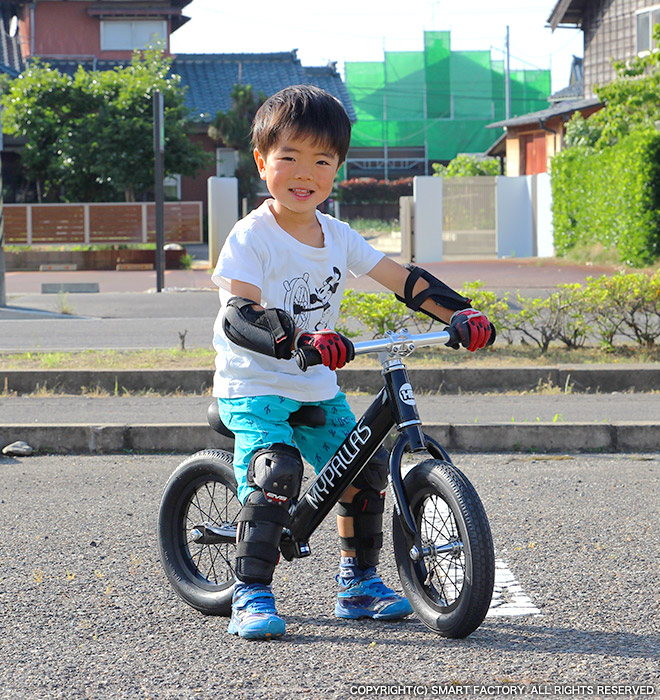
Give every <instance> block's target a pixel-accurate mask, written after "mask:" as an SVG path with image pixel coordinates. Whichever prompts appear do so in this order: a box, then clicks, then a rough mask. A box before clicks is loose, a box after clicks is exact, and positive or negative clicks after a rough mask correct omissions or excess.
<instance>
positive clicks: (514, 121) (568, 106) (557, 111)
mask: <svg viewBox="0 0 660 700" xmlns="http://www.w3.org/2000/svg"><path fill="white" fill-rule="evenodd" d="M601 104H602V102H601V101H600V100H599V99H598V98H597V97H590V98H587V99H578V100H561V101H559V102H555V103H553V104H552V105H551V106H550V107H549V108H548V109H542V110H541V111H540V112H530V113H529V114H523V115H522V116H520V117H512V118H511V119H505V120H504V121H501V122H493V123H492V124H487V125H486V128H487V129H494V128H496V127H498V126H523V125H525V124H536V123H538V122H540V121H545V120H546V119H549V118H550V117H557V116H561V115H563V114H570V113H571V112H575V111H577V110H579V109H588V108H589V107H596V106H598V105H601Z"/></svg>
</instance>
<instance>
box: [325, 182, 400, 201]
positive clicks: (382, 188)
mask: <svg viewBox="0 0 660 700" xmlns="http://www.w3.org/2000/svg"><path fill="white" fill-rule="evenodd" d="M412 193H413V185H412V178H411V177H406V178H401V179H400V180H376V179H375V178H371V177H356V178H353V179H351V180H342V181H341V182H339V183H338V184H337V199H338V200H339V201H340V202H341V203H342V204H374V203H376V204H378V203H382V204H386V203H391V204H398V202H399V197H407V196H409V195H412Z"/></svg>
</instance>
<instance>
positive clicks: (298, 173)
mask: <svg viewBox="0 0 660 700" xmlns="http://www.w3.org/2000/svg"><path fill="white" fill-rule="evenodd" d="M254 159H255V161H256V163H257V168H258V170H259V175H260V176H261V179H262V180H265V181H266V185H267V186H268V191H269V192H270V193H271V195H272V196H273V197H274V199H275V200H276V202H277V203H278V204H279V205H281V206H284V207H286V208H287V209H289V210H291V211H292V212H295V213H299V214H302V213H309V212H313V211H314V210H315V209H316V207H317V206H318V205H319V204H321V202H323V201H325V200H326V199H327V198H328V197H329V196H330V193H331V192H332V185H333V183H334V179H335V175H336V174H337V171H338V170H339V166H340V163H339V157H338V156H337V154H335V153H333V152H332V151H330V150H328V148H327V146H325V145H322V144H321V143H317V142H316V141H314V140H313V139H311V138H305V137H293V136H291V137H283V138H282V139H280V140H279V141H278V142H277V144H276V145H275V146H274V148H273V149H272V150H271V151H269V152H268V154H267V155H265V156H263V155H262V154H261V153H260V152H259V150H258V149H256V148H255V150H254Z"/></svg>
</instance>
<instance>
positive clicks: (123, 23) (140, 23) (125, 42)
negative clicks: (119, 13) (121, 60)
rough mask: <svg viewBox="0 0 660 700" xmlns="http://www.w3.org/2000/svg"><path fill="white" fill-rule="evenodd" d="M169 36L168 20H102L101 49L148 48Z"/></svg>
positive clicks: (130, 49) (127, 49)
mask: <svg viewBox="0 0 660 700" xmlns="http://www.w3.org/2000/svg"><path fill="white" fill-rule="evenodd" d="M166 38H167V22H166V21H164V20H159V19H153V20H152V19H148V20H146V19H136V20H123V19H114V20H103V21H101V51H133V49H146V48H147V46H149V45H153V44H154V43H155V42H156V41H158V40H160V41H163V40H165V39H166Z"/></svg>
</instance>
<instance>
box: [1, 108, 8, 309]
mask: <svg viewBox="0 0 660 700" xmlns="http://www.w3.org/2000/svg"><path fill="white" fill-rule="evenodd" d="M4 148H5V145H4V138H3V136H2V107H1V106H0V306H7V291H6V288H5V269H6V268H5V248H4V245H5V201H4V197H3V196H2V151H3V150H4Z"/></svg>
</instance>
